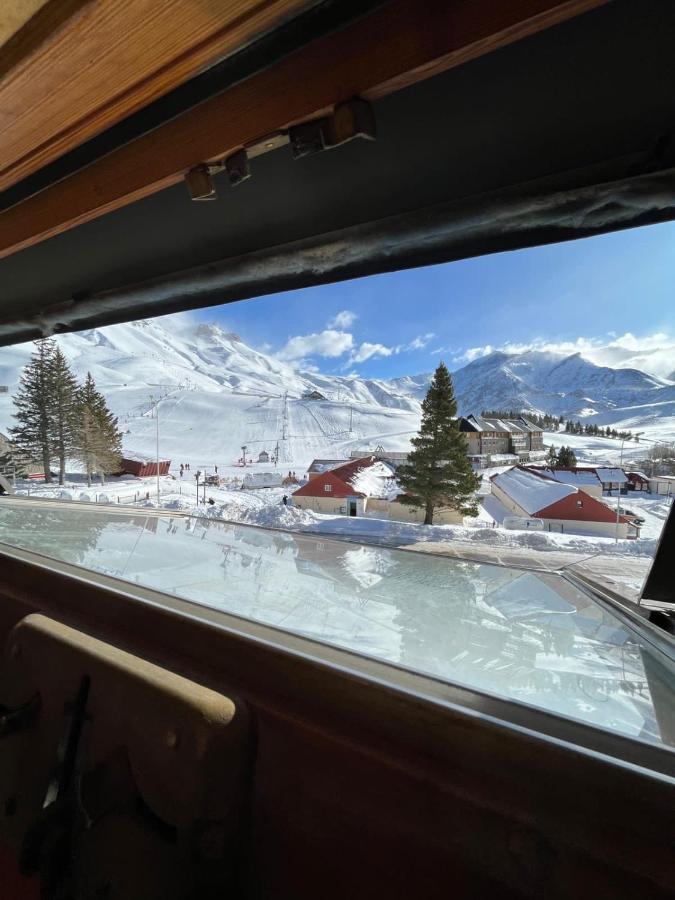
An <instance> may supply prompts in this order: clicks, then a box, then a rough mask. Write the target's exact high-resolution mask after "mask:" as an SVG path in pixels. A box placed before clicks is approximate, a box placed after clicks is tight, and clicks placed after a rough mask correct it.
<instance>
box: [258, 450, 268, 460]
mask: <svg viewBox="0 0 675 900" xmlns="http://www.w3.org/2000/svg"><path fill="white" fill-rule="evenodd" d="M269 461H270V455H269V453H268V452H267V450H261V451H260V453H259V454H258V462H259V463H268V462H269Z"/></svg>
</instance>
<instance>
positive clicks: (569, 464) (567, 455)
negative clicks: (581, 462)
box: [556, 447, 577, 469]
mask: <svg viewBox="0 0 675 900" xmlns="http://www.w3.org/2000/svg"><path fill="white" fill-rule="evenodd" d="M576 464H577V458H576V456H575V455H574V450H572V448H571V447H561V448H560V450H559V451H558V464H557V467H556V468H558V469H572V468H574V467H575V466H576Z"/></svg>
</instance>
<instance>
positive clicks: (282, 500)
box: [281, 494, 288, 506]
mask: <svg viewBox="0 0 675 900" xmlns="http://www.w3.org/2000/svg"><path fill="white" fill-rule="evenodd" d="M281 502H282V503H283V504H284V506H288V497H287V496H286V494H284V496H283V497H282V498H281Z"/></svg>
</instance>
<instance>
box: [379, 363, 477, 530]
mask: <svg viewBox="0 0 675 900" xmlns="http://www.w3.org/2000/svg"><path fill="white" fill-rule="evenodd" d="M456 416H457V401H456V400H455V392H454V388H453V385H452V378H451V376H450V372H449V371H448V369H447V367H446V365H445V364H444V363H440V365H439V366H438V368H437V369H436V372H435V373H434V377H433V379H432V381H431V385H430V387H429V390H428V391H427V395H426V397H425V398H424V401H423V403H422V424H421V426H420V430H419V433H418V434H417V436H416V437H414V438H413V439H412V445H413V448H414V449H413V450H412V451H411V453H410V455H409V456H408V462H407V463H406V464H405V465H403V466H400V467H399V468H398V469H397V471H396V477H397V479H398V481H399V482H400V484H401V487H402V488H403V490H404V491H406V495H405V496H402V497H401V502H403V503H407V504H408V505H410V506H416V507H422V508H423V509H424V510H425V515H424V523H425V525H433V521H434V509H435V508H436V507H437V506H449V507H451V508H453V509H455V510H457V512H459V513H462V514H463V515H465V516H476V515H478V505H477V500H476V496H475V492H476V489H477V488H478V484H479V479H478V477H477V476H476V475H475V474H474V471H473V469H472V468H471V463H470V462H469V459H468V457H467V445H466V440H465V438H464V435H463V434H462V433H461V432H460V430H459V425H458V423H457V419H456Z"/></svg>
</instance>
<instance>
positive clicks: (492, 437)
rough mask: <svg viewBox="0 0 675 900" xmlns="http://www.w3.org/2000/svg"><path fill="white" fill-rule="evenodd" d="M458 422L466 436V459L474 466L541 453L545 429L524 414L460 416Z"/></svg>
mask: <svg viewBox="0 0 675 900" xmlns="http://www.w3.org/2000/svg"><path fill="white" fill-rule="evenodd" d="M458 424H459V430H460V431H461V432H462V433H463V434H464V437H465V438H466V442H467V446H468V451H467V452H468V456H469V459H471V461H472V462H473V463H474V464H475V465H477V466H485V465H488V464H489V463H495V462H496V463H499V462H502V463H504V462H507V463H508V462H518V461H521V462H522V461H528V460H533V459H539V458H542V457H543V453H544V433H543V431H542V429H541V428H540V427H539V426H538V425H535V424H534V422H530V420H529V419H526V418H525V417H524V416H518V417H517V418H515V419H498V418H495V417H492V416H473V415H471V416H460V418H459V420H458Z"/></svg>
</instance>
